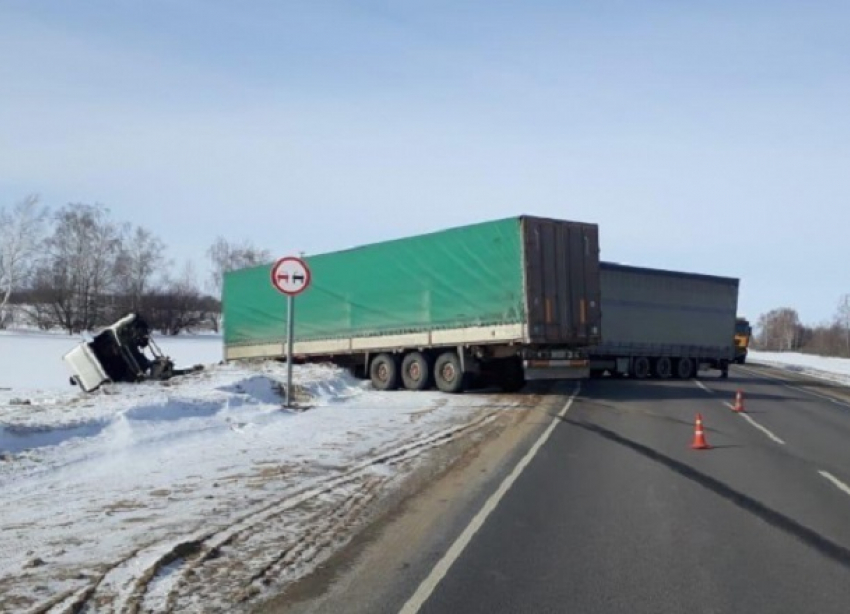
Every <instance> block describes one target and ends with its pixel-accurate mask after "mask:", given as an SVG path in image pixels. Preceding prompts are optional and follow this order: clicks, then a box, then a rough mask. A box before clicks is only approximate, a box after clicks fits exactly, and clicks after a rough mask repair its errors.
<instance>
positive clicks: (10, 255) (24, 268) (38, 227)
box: [0, 194, 47, 328]
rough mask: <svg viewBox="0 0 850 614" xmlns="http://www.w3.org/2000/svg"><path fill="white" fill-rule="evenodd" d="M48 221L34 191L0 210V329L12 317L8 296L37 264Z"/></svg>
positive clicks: (19, 285)
mask: <svg viewBox="0 0 850 614" xmlns="http://www.w3.org/2000/svg"><path fill="white" fill-rule="evenodd" d="M46 220H47V209H46V208H45V207H42V206H41V205H40V203H39V197H38V196H37V195H35V194H31V195H29V196H27V197H26V198H24V199H23V200H21V201H20V202H19V203H18V204H16V205H15V206H14V207H12V208H11V209H10V210H8V211H7V210H5V209H0V328H3V327H4V326H5V323H6V322H7V320H8V318H9V313H8V304H9V297H10V296H11V295H12V292H13V291H14V290H16V289H19V288H20V287H21V286H23V285H25V284H26V283H27V281H28V278H29V276H30V274H31V272H32V270H33V269H34V268H35V266H36V263H37V256H38V253H39V250H40V247H41V241H42V238H43V236H44V231H45V222H46Z"/></svg>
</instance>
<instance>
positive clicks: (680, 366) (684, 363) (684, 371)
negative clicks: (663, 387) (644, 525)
mask: <svg viewBox="0 0 850 614" xmlns="http://www.w3.org/2000/svg"><path fill="white" fill-rule="evenodd" d="M693 376H694V361H693V360H691V359H690V358H680V359H679V360H677V361H676V377H677V378H679V379H691V378H692V377H693Z"/></svg>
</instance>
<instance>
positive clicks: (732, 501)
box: [385, 368, 850, 614]
mask: <svg viewBox="0 0 850 614" xmlns="http://www.w3.org/2000/svg"><path fill="white" fill-rule="evenodd" d="M771 374H772V377H777V375H776V373H775V372H770V371H768V370H766V369H762V368H736V369H734V370H733V371H732V374H731V377H730V378H729V379H728V380H720V379H715V378H713V377H706V378H705V379H703V380H701V382H700V383H701V384H702V387H701V386H700V385H698V384H697V383H696V382H691V381H685V382H682V381H645V382H633V381H628V380H597V381H592V382H587V383H585V384H584V385H583V387H582V392H581V394H580V396H579V397H578V398H577V399H576V400H575V402H574V403H573V405H572V406H571V407H570V409H569V411H568V412H567V413H566V414H565V415H564V416H563V418H561V419H560V421H559V423H558V424H557V426H555V428H554V429H553V430H552V431H551V435H550V436H549V439H548V440H547V441H546V442H545V444H543V445H542V447H540V448H539V450H538V451H537V453H536V454H535V455H534V456H533V458H531V460H530V462H529V464H528V465H527V466H526V467H525V469H524V471H523V472H522V473H521V474H519V477H518V478H517V479H516V481H515V482H514V483H513V484H512V486H511V487H510V488H509V489H508V490H507V492H506V494H505V495H504V497H503V498H501V500H499V502H498V504H497V505H495V507H494V508H493V509H492V511H491V512H490V513H489V515H487V516H486V518H484V519H483V523H482V524H481V525H480V528H479V529H478V530H477V532H475V533H474V534H473V536H472V538H471V540H470V541H469V542H468V543H467V544H466V545H465V547H463V548H462V549H461V548H459V547H456V548H455V549H454V550H452V549H451V548H448V547H447V548H444V549H443V554H445V553H446V552H449V553H450V554H449V559H447V560H444V564H446V563H451V565H450V566H449V567H448V570H447V571H446V573H445V575H444V577H441V578H440V577H439V574H437V579H438V581H437V582H436V583H433V590H432V591H430V592H429V591H424V593H423V592H422V591H420V592H419V596H420V597H422V596H423V594H424V600H422V601H421V602H418V601H417V602H410V603H408V608H409V609H408V610H407V611H408V612H423V613H429V614H430V613H444V612H469V613H475V612H481V613H487V614H495V613H501V612H504V613H508V612H510V613H516V612H581V613H592V612H605V613H610V612H628V613H634V612H652V613H666V612H669V613H677V614H678V613H681V612H701V613H702V612H793V613H795V614H799V613H801V612H818V613H821V614H822V613H827V612H836V613H838V612H840V613H842V614H844V613H846V612H850V488H848V486H847V485H848V484H850V398H847V393H846V391H845V389H839V388H835V387H832V386H830V385H829V384H822V383H821V384H818V383H813V382H810V381H808V380H805V379H802V380H799V381H798V380H797V379H796V378H793V379H792V378H789V377H786V376H784V375H779V376H778V377H779V380H776V379H771V377H768V376H770V375H771ZM737 389H741V390H742V391H743V392H744V395H745V402H746V408H747V414H746V417H744V416H742V415H739V414H736V413H733V412H732V411H731V410H730V408H729V407H728V406H726V403H731V402H732V401H733V400H734V393H735V391H736V390H737ZM698 412H699V413H701V414H702V416H703V418H704V422H705V426H706V427H707V432H706V435H707V438H708V442H709V444H711V445H712V446H713V448H712V449H711V450H705V451H695V450H691V449H690V447H689V446H690V443H691V440H692V437H693V431H694V418H695V415H696V414H697V413H698ZM480 519H481V518H479V520H480ZM469 520H470V519H464V521H463V522H460V523H458V524H459V526H461V527H463V526H467V523H468V522H469ZM455 551H459V552H460V554H459V556H457V557H456V558H454V557H453V556H452V553H453V552H455ZM428 571H430V570H427V569H426V570H423V571H422V573H421V574H420V576H419V577H416V578H415V579H411V578H408V579H407V580H406V582H411V583H412V585H413V586H412V589H411V590H410V591H408V597H409V595H413V594H414V590H413V589H415V587H416V586H417V585H419V584H420V583H421V582H422V581H423V580H426V578H427V577H428V574H427V572H428ZM431 579H432V580H433V579H434V577H433V576H432V578H431ZM385 605H386V606H387V609H388V610H389V609H393V610H394V611H398V609H399V608H400V607H401V605H402V603H398V604H390V603H386V604H385Z"/></svg>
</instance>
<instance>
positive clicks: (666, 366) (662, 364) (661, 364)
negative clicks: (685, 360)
mask: <svg viewBox="0 0 850 614" xmlns="http://www.w3.org/2000/svg"><path fill="white" fill-rule="evenodd" d="M652 373H653V375H655V377H657V378H659V379H668V378H670V377H673V361H671V360H670V359H669V358H667V357H666V356H662V357H661V358H656V359H655V364H654V365H653V366H652Z"/></svg>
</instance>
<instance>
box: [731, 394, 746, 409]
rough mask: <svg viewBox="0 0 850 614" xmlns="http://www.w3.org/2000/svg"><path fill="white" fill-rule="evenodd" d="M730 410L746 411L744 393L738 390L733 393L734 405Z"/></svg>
mask: <svg viewBox="0 0 850 614" xmlns="http://www.w3.org/2000/svg"><path fill="white" fill-rule="evenodd" d="M732 411H737V412H739V413H742V412H746V410H745V409H744V394H743V393H742V392H741V391H740V390H739V391H738V393H737V394H736V395H735V405H734V406H733V407H732Z"/></svg>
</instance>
